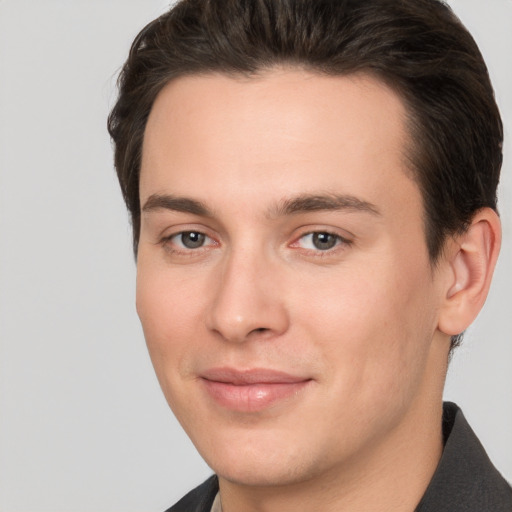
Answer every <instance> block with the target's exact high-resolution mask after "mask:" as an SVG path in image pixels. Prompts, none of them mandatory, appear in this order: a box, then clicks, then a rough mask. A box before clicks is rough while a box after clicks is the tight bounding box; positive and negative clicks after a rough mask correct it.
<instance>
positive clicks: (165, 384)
mask: <svg viewBox="0 0 512 512" xmlns="http://www.w3.org/2000/svg"><path fill="white" fill-rule="evenodd" d="M203 296H204V294H202V293H201V290H200V289H199V286H198V281H197V280H193V279H188V278H187V276H185V275H183V273H181V275H177V273H176V272H169V270H168V269H165V268H156V267H155V266H151V265H144V264H143V262H141V261H140V260H139V263H138V268H137V295H136V297H137V313H138V315H139V318H140V321H141V324H142V328H143V330H144V337H145V339H146V344H147V347H148V350H149V354H150V357H151V361H152V363H153V366H154V368H155V372H156V374H157V377H158V379H159V381H160V385H161V386H162V388H163V390H164V393H165V395H166V397H167V399H168V400H170V397H169V393H170V391H171V389H172V386H171V383H172V382H173V381H175V380H176V379H178V378H179V377H183V376H186V374H187V367H188V365H187V363H186V361H187V354H188V353H190V350H191V348H192V347H193V346H194V345H195V344H196V343H198V340H200V339H201V336H200V334H199V332H198V331H199V329H200V327H201V323H200V319H201V318H202V317H203V316H204V315H203V314H202V312H203V311H204V308H203V304H202V303H201V302H200V298H201V297H203Z"/></svg>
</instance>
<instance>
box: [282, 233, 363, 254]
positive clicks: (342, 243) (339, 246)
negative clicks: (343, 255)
mask: <svg viewBox="0 0 512 512" xmlns="http://www.w3.org/2000/svg"><path fill="white" fill-rule="evenodd" d="M345 233H346V231H345V232H344V234H341V233H340V232H339V230H336V229H334V228H331V227H321V226H318V227H308V228H306V229H304V230H303V231H302V232H300V233H299V234H298V236H295V237H294V239H293V242H292V243H291V244H290V247H292V248H294V249H295V248H296V249H298V250H302V251H304V252H309V253H311V254H315V255H318V256H325V255H328V254H330V253H333V252H336V251H339V250H343V249H345V248H347V247H350V246H351V245H353V243H354V239H353V236H351V235H348V233H347V234H345ZM314 234H328V235H332V236H334V237H336V238H337V242H336V244H335V245H334V246H333V247H331V248H329V249H324V250H322V249H309V248H303V247H300V246H299V242H300V240H301V239H303V238H304V237H306V236H310V235H314ZM347 235H348V236H347Z"/></svg>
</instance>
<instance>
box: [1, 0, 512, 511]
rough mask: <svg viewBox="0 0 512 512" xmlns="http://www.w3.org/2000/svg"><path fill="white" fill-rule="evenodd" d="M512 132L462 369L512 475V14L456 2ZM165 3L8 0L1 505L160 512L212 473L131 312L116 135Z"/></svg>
mask: <svg viewBox="0 0 512 512" xmlns="http://www.w3.org/2000/svg"><path fill="white" fill-rule="evenodd" d="M451 3H452V5H453V7H454V8H455V10H456V12H457V13H458V14H459V16H460V17H461V18H462V20H463V21H464V22H465V24H466V25H467V26H468V28H469V29H470V30H471V31H472V33H473V35H474V37H475V38H476V40H477V42H478V43H479V45H480V47H481V50H482V52H483V54H484V56H485V58H486V60H487V63H488V65H489V69H490V73H491V76H492V78H493V81H494V85H495V89H496V95H497V99H498V103H499V104H500V107H501V110H502V114H503V117H504V121H505V129H506V145H505V164H504V168H503V178H502V184H501V191H500V204H501V215H502V218H503V226H504V236H505V243H504V246H503V250H502V254H501V260H500V264H499V266H498V269H497V272H496V276H495V281H494V285H493V288H492V290H491V294H490V296H489V299H488V302H487V304H486V306H485V308H484V310H483V312H482V313H481V315H480V317H479V318H478V320H477V322H476V324H475V325H474V327H473V328H472V329H471V330H470V331H469V332H468V334H467V336H466V340H465V343H464V345H463V346H462V347H461V348H460V349H459V350H458V352H457V354H456V356H455V359H454V361H453V363H452V365H451V368H450V372H449V378H448V384H447V389H446V397H447V398H448V399H451V400H454V401H456V402H458V403H459V404H460V405H461V406H462V408H463V409H464V411H465V414H466V416H467V417H468V419H469V421H470V423H471V424H472V425H473V427H474V429H475V430H476V432H477V434H478V435H479V437H480V438H481V440H482V442H483V444H484V445H485V446H486V447H487V450H488V452H489V454H490V456H491V458H492V459H493V460H494V462H495V464H496V465H497V467H498V468H499V469H500V470H501V471H502V472H503V473H504V475H505V476H506V477H507V478H508V479H509V480H511V479H512V399H511V395H512V343H511V338H512V305H511V304H512V297H511V291H512V265H511V263H512V232H511V231H512V153H511V148H512V60H511V55H512V31H511V29H510V27H511V26H512V1H511V0H487V1H485V2H483V1H482V0H457V1H456V0H453V2H451ZM166 7H167V2H162V1H161V0H107V1H106V0H72V1H70V0H3V1H1V0H0V343H1V345H0V510H1V511H2V512H46V511H48V512H50V511H51V512H114V511H121V510H123V511H125V512H136V511H137V512H140V511H161V510H164V509H165V508H167V507H168V506H170V505H171V504H172V503H174V501H176V500H177V499H178V498H179V497H180V496H181V495H183V494H184V493H185V492H186V491H187V490H189V489H190V488H191V487H192V486H194V485H196V484H198V483H199V482H201V481H202V480H203V479H204V478H205V477H206V476H207V475H208V474H209V473H210V470H209V469H208V468H207V467H206V466H205V464H204V463H203V462H202V460H201V459H200V457H199V456H198V455H197V454H196V452H195V450H194V448H193V446H192V445H191V443H190V442H189V441H188V439H187V437H186V436H185V435H184V433H183V432H182V431H181V429H180V427H179V425H178V424H177V422H176V420H175V419H174V418H173V416H172V414H171V412H170V411H169V410H168V408H167V405H166V403H165V401H164V398H163V396H162V395H161V392H160V389H159V387H158V384H157V381H156V378H155V377H154V375H153V370H152V368H151V365H150V362H149V357H148V355H147V353H146V348H145V344H144V340H143V336H142V332H141V328H140V326H139V323H138V319H137V317H136V313H135V308H134V275H135V267H134V262H133V258H132V253H131V245H130V244H131V241H130V229H129V223H128V217H127V214H126V213H125V209H124V205H123V203H122V201H121V196H120V193H119V190H118V185H117V181H116V178H115V175H114V171H113V167H112V154H111V147H110V141H109V138H108V135H107V132H106V128H105V123H106V117H107V113H108V111H109V108H110V107H111V106H112V105H113V102H114V98H115V86H114V83H115V76H116V73H117V71H118V69H119V67H120V65H121V64H122V62H123V61H124V59H125V58H126V55H127V52H128V48H129V45H130V43H131V40H132V39H133V37H134V36H135V35H136V33H137V32H138V31H139V29H141V28H142V26H143V25H144V24H145V23H146V22H148V21H149V20H151V19H153V18H154V17H156V16H157V15H158V14H160V13H161V12H163V10H164V9H165V8H166Z"/></svg>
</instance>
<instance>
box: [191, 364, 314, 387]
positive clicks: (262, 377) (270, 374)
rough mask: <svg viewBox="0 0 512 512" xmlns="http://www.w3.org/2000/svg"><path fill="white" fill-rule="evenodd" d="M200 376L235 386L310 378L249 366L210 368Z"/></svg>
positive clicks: (288, 382) (295, 381)
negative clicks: (241, 367)
mask: <svg viewBox="0 0 512 512" xmlns="http://www.w3.org/2000/svg"><path fill="white" fill-rule="evenodd" d="M200 376H201V378H203V379H206V380H209V381H213V382H222V383H226V384H233V385H235V386H244V385H249V384H293V383H297V382H304V381H308V380H311V379H310V378H308V377H302V376H297V375H291V374H289V373H286V372H283V371H280V370H272V369H267V368H250V369H244V370H237V369H234V368H211V369H209V370H206V371H204V372H202V373H201V375H200Z"/></svg>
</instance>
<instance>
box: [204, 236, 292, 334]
mask: <svg viewBox="0 0 512 512" xmlns="http://www.w3.org/2000/svg"><path fill="white" fill-rule="evenodd" d="M214 280H215V293H214V297H213V300H212V301H211V305H210V311H209V315H208V324H209V325H208V327H209V328H210V329H212V330H214V331H216V332H218V333H219V334H220V335H221V336H222V337H223V338H224V339H226V340H228V341H233V342H242V341H244V340H246V339H247V338H248V337H249V335H253V334H254V333H263V332H265V333H267V335H268V334H279V333H282V332H283V331H285V330H286V328H287V326H288V316H287V312H286V309H285V305H284V303H283V297H282V296H280V293H279V266H278V265H277V264H276V262H275V261H274V260H273V259H272V258H270V257H268V255H266V254H265V251H264V250H258V249H257V248H256V247H254V245H253V246H249V245H245V246H241V247H237V248H232V249H231V250H230V251H229V252H228V253H227V254H226V256H225V258H224V259H223V261H222V267H221V269H220V272H219V274H218V275H217V276H214Z"/></svg>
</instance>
